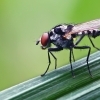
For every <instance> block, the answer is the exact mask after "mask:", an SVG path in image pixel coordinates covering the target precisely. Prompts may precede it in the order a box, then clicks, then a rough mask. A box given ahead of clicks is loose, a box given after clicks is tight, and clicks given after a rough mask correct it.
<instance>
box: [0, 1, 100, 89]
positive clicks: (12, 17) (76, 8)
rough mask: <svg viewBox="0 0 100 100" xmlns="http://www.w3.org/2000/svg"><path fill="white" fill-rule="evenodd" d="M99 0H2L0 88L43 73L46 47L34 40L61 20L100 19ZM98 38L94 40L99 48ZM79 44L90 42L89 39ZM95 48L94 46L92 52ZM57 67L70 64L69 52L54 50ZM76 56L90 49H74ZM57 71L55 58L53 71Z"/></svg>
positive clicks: (45, 63)
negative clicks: (36, 43)
mask: <svg viewBox="0 0 100 100" xmlns="http://www.w3.org/2000/svg"><path fill="white" fill-rule="evenodd" d="M99 7H100V0H0V90H3V89H6V88H8V87H11V86H13V85H16V84H18V83H20V82H23V81H26V80H28V79H31V78H33V77H36V76H39V75H40V74H42V73H43V72H44V71H45V69H46V67H47V64H48V59H47V50H41V49H40V45H39V46H36V45H35V41H36V40H37V39H38V38H39V37H40V36H41V35H42V33H43V32H46V31H49V30H50V29H51V28H52V27H53V26H55V25H57V24H60V23H75V24H76V23H81V22H86V21H89V20H93V19H97V18H100V8H99ZM99 39H100V38H97V39H95V40H94V39H93V41H94V43H95V44H96V46H97V47H100V46H99ZM79 45H90V46H91V44H90V42H89V40H88V39H87V38H85V39H83V41H82V42H81V43H80V44H79ZM95 51H96V50H95V49H93V48H92V52H91V53H93V52H95ZM54 54H55V56H56V57H57V58H58V67H61V66H63V65H65V64H68V63H69V51H68V50H63V51H62V52H57V53H54ZM74 54H75V58H76V59H80V58H82V57H84V56H86V55H87V50H81V51H80V50H74ZM51 70H54V60H53V59H52V64H51V67H50V70H49V71H51Z"/></svg>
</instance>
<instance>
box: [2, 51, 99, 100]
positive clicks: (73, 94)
mask: <svg viewBox="0 0 100 100" xmlns="http://www.w3.org/2000/svg"><path fill="white" fill-rule="evenodd" d="M89 64H90V70H91V73H92V75H93V77H92V78H91V77H90V75H89V73H88V70H87V64H86V57H85V58H82V59H80V60H78V61H76V62H73V68H74V73H75V78H73V77H72V75H71V72H70V64H69V65H66V66H63V67H61V68H59V69H57V70H54V71H52V72H50V73H47V74H46V75H45V76H43V77H41V76H39V77H36V78H33V79H30V80H28V81H26V82H23V83H20V84H18V85H16V86H13V87H11V88H8V89H6V90H3V91H1V92H0V100H8V99H11V100H23V99H25V100H53V99H57V100H67V99H68V100H73V99H77V100H82V99H83V100H91V99H96V98H100V52H96V53H94V54H92V55H91V56H90V58H89Z"/></svg>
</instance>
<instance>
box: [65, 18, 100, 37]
mask: <svg viewBox="0 0 100 100" xmlns="http://www.w3.org/2000/svg"><path fill="white" fill-rule="evenodd" d="M99 28H100V19H96V20H92V21H89V22H85V23H82V24H77V25H75V26H74V27H73V29H72V31H71V32H69V33H67V34H65V36H64V37H67V36H68V35H70V34H75V33H78V32H82V31H86V30H93V29H99Z"/></svg>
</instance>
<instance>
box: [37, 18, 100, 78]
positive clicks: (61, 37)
mask: <svg viewBox="0 0 100 100" xmlns="http://www.w3.org/2000/svg"><path fill="white" fill-rule="evenodd" d="M99 28H100V19H96V20H92V21H89V22H85V23H82V24H76V25H68V24H60V25H57V26H55V27H53V28H52V29H51V30H50V31H49V32H45V33H44V34H43V35H42V36H41V37H40V39H39V40H37V41H36V45H38V44H39V42H41V45H42V46H41V48H42V49H46V48H48V61H49V64H48V67H47V69H46V71H45V72H44V73H43V74H42V75H41V76H44V75H45V74H46V73H47V71H48V69H49V66H50V64H51V60H50V54H51V56H52V57H53V58H54V59H55V69H56V67H57V58H56V57H55V56H54V54H53V53H52V52H56V51H61V50H63V49H69V50H70V54H69V61H70V66H71V73H72V76H73V77H74V72H73V68H72V61H71V57H72V56H73V59H74V55H73V48H74V49H88V54H87V59H86V62H87V68H88V71H89V74H90V76H92V74H91V71H90V68H89V64H88V60H89V56H90V52H91V47H90V46H77V45H78V43H79V42H80V41H81V40H82V39H83V37H84V36H86V35H87V36H88V38H89V40H90V42H91V44H92V46H93V47H94V48H96V49H97V50H99V48H97V47H96V46H95V45H94V43H93V41H92V39H91V37H92V38H96V37H97V36H99V35H100V30H99ZM77 36H80V37H79V39H78V40H77V41H76V43H74V41H73V40H74V38H76V37H77ZM51 43H52V44H54V45H55V46H56V47H55V48H51V47H50V44H51ZM74 61H75V59H74Z"/></svg>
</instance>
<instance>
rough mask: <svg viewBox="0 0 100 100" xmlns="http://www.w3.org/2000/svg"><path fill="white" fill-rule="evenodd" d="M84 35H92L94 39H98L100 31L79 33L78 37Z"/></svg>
mask: <svg viewBox="0 0 100 100" xmlns="http://www.w3.org/2000/svg"><path fill="white" fill-rule="evenodd" d="M82 34H84V35H90V36H92V37H93V38H96V37H97V36H99V35H100V30H98V29H94V30H87V31H83V32H79V33H77V35H82Z"/></svg>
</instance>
